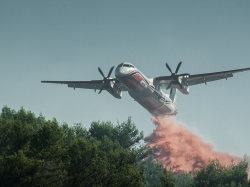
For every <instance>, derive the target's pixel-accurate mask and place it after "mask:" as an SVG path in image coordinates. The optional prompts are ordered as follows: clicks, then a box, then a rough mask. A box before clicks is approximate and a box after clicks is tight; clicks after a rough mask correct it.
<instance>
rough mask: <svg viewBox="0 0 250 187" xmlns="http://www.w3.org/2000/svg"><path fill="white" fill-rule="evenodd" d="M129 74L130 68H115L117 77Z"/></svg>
mask: <svg viewBox="0 0 250 187" xmlns="http://www.w3.org/2000/svg"><path fill="white" fill-rule="evenodd" d="M127 74H128V69H127V68H126V67H117V68H116V69H115V76H116V77H124V76H125V75H127Z"/></svg>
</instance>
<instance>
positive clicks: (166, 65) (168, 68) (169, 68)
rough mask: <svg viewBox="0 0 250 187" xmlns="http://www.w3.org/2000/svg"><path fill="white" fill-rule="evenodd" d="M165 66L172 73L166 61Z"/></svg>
mask: <svg viewBox="0 0 250 187" xmlns="http://www.w3.org/2000/svg"><path fill="white" fill-rule="evenodd" d="M166 66H167V68H168V70H169V71H170V72H171V73H173V72H172V70H171V68H170V66H169V65H168V63H166Z"/></svg>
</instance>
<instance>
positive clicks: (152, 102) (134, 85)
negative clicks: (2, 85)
mask: <svg viewBox="0 0 250 187" xmlns="http://www.w3.org/2000/svg"><path fill="white" fill-rule="evenodd" d="M181 64H182V62H179V64H178V65H177V67H176V70H175V72H173V71H172V69H171V68H170V66H169V65H168V63H166V67H167V69H168V70H169V71H170V73H171V75H170V76H159V77H155V78H147V77H146V76H145V75H144V74H142V73H141V72H140V71H139V70H138V69H137V68H136V67H135V66H134V65H133V64H131V63H128V62H123V63H121V64H119V65H118V66H117V68H116V69H115V77H116V78H111V77H110V76H111V74H112V71H113V69H114V66H113V67H111V69H110V70H109V73H108V76H107V77H105V75H104V73H103V72H102V70H101V68H100V67H98V71H99V72H100V74H101V75H102V77H103V80H91V81H41V82H42V83H57V84H67V85H68V87H70V88H74V89H75V88H84V89H93V90H95V92H96V90H99V92H98V94H100V93H101V92H102V91H103V90H106V91H108V92H109V93H110V94H111V95H112V96H114V97H115V98H118V99H121V98H122V91H128V93H129V95H130V96H131V97H132V98H133V99H134V100H135V101H137V102H138V103H139V104H140V105H141V106H143V107H144V108H145V109H147V110H148V111H149V112H150V113H151V114H152V115H154V116H163V115H176V114H177V113H178V110H177V107H176V99H177V97H176V96H177V90H179V91H180V92H181V93H183V94H186V95H188V94H189V86H193V85H196V84H203V83H205V84H207V82H211V81H216V80H220V79H226V80H227V79H228V78H231V77H233V74H234V73H238V72H243V71H249V70H250V68H244V69H236V70H230V71H220V72H213V73H204V74H195V75H190V74H189V73H182V74H178V71H179V69H180V66H181ZM163 89H166V90H168V89H170V94H169V95H168V94H165V93H164V92H163V91H162V90H163Z"/></svg>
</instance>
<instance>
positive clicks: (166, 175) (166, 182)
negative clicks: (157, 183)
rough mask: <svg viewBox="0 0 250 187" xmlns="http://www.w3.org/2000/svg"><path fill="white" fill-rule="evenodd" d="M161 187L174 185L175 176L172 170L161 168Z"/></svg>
mask: <svg viewBox="0 0 250 187" xmlns="http://www.w3.org/2000/svg"><path fill="white" fill-rule="evenodd" d="M160 179H161V187H175V176H174V175H173V172H171V170H170V171H168V170H167V169H165V168H164V169H163V175H162V176H161V177H160Z"/></svg>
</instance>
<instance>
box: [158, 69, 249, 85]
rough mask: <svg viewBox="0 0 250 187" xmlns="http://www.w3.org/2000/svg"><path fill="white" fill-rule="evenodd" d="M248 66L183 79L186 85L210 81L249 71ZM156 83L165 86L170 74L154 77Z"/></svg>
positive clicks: (168, 81) (169, 79)
mask: <svg viewBox="0 0 250 187" xmlns="http://www.w3.org/2000/svg"><path fill="white" fill-rule="evenodd" d="M249 70H250V68H243V69H236V70H230V71H220V72H214V73H204V74H196V75H189V76H188V78H185V79H184V81H185V82H186V83H187V85H188V86H193V85H196V84H202V83H207V82H211V81H216V80H220V79H227V78H230V77H233V74H234V73H238V72H243V71H249ZM154 81H155V83H156V85H159V86H160V87H161V88H165V87H166V88H167V85H168V84H169V83H170V81H171V76H161V77H156V78H155V79H154Z"/></svg>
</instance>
